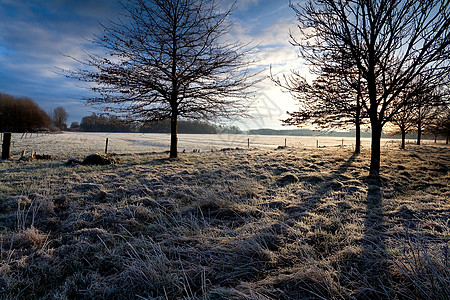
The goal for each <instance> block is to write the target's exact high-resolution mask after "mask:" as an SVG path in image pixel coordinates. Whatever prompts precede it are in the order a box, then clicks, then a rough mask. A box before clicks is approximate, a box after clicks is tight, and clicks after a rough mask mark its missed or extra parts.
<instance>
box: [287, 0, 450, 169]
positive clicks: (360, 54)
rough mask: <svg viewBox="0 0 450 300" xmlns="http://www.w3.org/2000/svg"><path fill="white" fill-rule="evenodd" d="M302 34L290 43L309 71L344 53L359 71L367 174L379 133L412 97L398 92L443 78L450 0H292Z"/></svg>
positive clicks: (331, 64) (376, 164)
mask: <svg viewBox="0 0 450 300" xmlns="http://www.w3.org/2000/svg"><path fill="white" fill-rule="evenodd" d="M290 5H291V7H292V8H293V9H294V11H295V12H296V14H297V19H298V24H299V26H298V27H299V29H300V31H301V37H300V38H298V39H296V38H295V37H294V36H293V35H292V34H291V38H292V44H293V45H294V46H297V47H298V48H299V50H300V54H301V56H302V57H303V58H304V59H305V60H306V61H307V62H308V63H309V64H310V65H311V66H312V69H313V71H314V72H319V73H320V72H322V71H324V70H326V69H329V68H336V67H337V68H339V66H341V65H342V64H343V63H344V64H346V63H347V62H345V61H343V60H341V59H335V58H336V57H337V58H340V57H349V58H350V59H351V62H352V64H354V65H355V66H356V68H357V70H358V74H359V75H360V76H361V79H362V81H363V86H365V89H366V91H365V92H366V93H367V98H363V99H366V100H365V101H363V103H362V105H363V107H364V109H365V110H366V111H367V113H368V116H369V119H370V123H371V130H372V145H371V152H372V153H371V162H370V174H371V175H373V176H378V175H379V171H380V152H381V147H380V146H381V143H380V140H381V133H382V129H383V126H384V125H385V124H386V123H388V122H389V121H391V120H392V117H393V116H394V115H396V114H397V113H398V111H399V110H400V109H402V107H405V105H407V104H408V103H407V102H408V101H410V100H411V98H409V97H406V98H403V97H398V96H399V95H400V93H401V92H402V91H403V90H404V89H405V88H412V89H413V88H414V85H413V84H414V81H415V80H416V79H417V78H418V77H419V76H420V78H421V79H422V80H423V84H424V85H436V83H437V82H439V83H441V84H445V83H446V82H448V74H449V57H450V48H449V44H450V35H449V33H450V32H449V31H450V26H449V25H450V16H449V10H450V1H449V0H430V1H416V0H403V1H392V0H380V1H366V0H352V1H344V0H321V1H315V2H313V1H308V2H307V3H305V4H293V3H292V2H291V3H290Z"/></svg>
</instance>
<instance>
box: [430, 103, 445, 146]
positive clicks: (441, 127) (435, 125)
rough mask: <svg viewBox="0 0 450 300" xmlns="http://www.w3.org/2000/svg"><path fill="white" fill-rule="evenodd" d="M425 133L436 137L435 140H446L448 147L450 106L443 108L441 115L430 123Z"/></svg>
mask: <svg viewBox="0 0 450 300" xmlns="http://www.w3.org/2000/svg"><path fill="white" fill-rule="evenodd" d="M425 131H426V132H428V133H431V134H434V135H435V140H436V139H437V137H438V136H443V137H445V138H446V144H447V145H448V143H449V139H450V105H449V104H447V105H446V106H444V107H442V109H441V110H440V112H439V114H438V115H437V116H436V117H435V118H434V120H433V121H432V122H430V123H429V124H428V125H427V126H426V127H425Z"/></svg>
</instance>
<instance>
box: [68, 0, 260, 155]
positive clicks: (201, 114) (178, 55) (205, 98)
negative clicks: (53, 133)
mask: <svg viewBox="0 0 450 300" xmlns="http://www.w3.org/2000/svg"><path fill="white" fill-rule="evenodd" d="M120 3H121V5H122V7H123V8H124V11H125V14H124V16H123V17H122V18H121V19H119V20H118V21H115V22H110V23H108V24H106V25H102V30H103V34H102V35H101V36H96V37H94V40H93V43H94V44H95V45H97V46H99V47H100V48H103V49H105V50H106V53H105V55H103V56H98V55H95V54H89V58H88V60H87V61H80V60H78V61H79V62H81V63H83V64H84V65H85V66H86V68H85V69H78V70H75V71H68V73H66V74H67V76H68V77H71V78H76V79H79V80H82V81H86V82H91V83H95V84H96V85H95V86H94V87H93V88H92V89H93V90H94V91H95V92H97V93H99V94H100V95H99V96H98V97H93V98H87V99H85V100H86V101H87V102H88V103H89V104H92V105H96V106H99V107H100V108H102V109H104V110H106V111H107V112H109V113H114V114H116V115H120V116H126V117H127V118H128V120H132V121H140V122H144V123H155V122H160V121H162V120H166V119H170V120H171V145H170V157H171V158H176V157H177V121H178V118H179V117H181V118H185V119H197V120H211V119H221V118H230V117H233V116H236V115H240V116H242V115H244V111H245V109H246V102H245V100H246V99H247V98H248V97H249V96H250V94H251V93H252V91H251V87H252V86H253V84H254V83H255V80H254V78H255V73H252V72H251V71H250V68H251V65H252V62H251V61H249V60H248V54H249V53H250V52H251V51H252V49H251V48H249V47H248V45H247V44H243V43H240V42H234V41H230V38H229V36H230V35H229V32H230V29H231V26H232V24H231V23H230V22H228V21H227V20H228V17H229V15H230V13H231V12H232V10H233V7H234V6H232V7H231V8H229V9H227V10H222V9H221V8H220V7H219V5H218V4H217V3H216V2H215V1H206V0H205V1H204V0H130V1H120Z"/></svg>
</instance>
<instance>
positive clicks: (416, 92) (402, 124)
mask: <svg viewBox="0 0 450 300" xmlns="http://www.w3.org/2000/svg"><path fill="white" fill-rule="evenodd" d="M422 82H423V81H422V80H421V79H420V78H419V80H418V81H416V83H415V84H413V85H412V86H413V88H405V89H404V90H403V91H402V92H401V93H400V94H399V96H398V97H400V98H403V99H402V101H401V102H403V103H404V106H403V107H401V108H400V109H399V110H398V111H397V113H396V114H395V115H393V116H392V118H391V121H390V122H391V123H392V124H394V125H396V126H397V127H398V129H399V130H400V133H401V136H402V145H401V148H402V149H405V139H406V133H408V132H409V131H412V130H413V129H417V144H418V145H420V140H421V137H422V129H423V127H424V126H426V125H428V124H429V123H430V122H431V120H433V119H434V118H435V116H436V114H437V113H438V111H439V110H440V109H441V108H442V106H443V105H445V103H444V102H443V100H442V95H441V92H442V90H440V89H439V88H436V87H435V86H424V85H423V84H422Z"/></svg>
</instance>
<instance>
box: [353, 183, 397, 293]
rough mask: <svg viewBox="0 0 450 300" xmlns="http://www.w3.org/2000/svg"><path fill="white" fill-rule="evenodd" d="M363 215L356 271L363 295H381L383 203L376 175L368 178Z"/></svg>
mask: <svg viewBox="0 0 450 300" xmlns="http://www.w3.org/2000/svg"><path fill="white" fill-rule="evenodd" d="M367 185H368V192H367V200H366V216H365V217H366V218H365V221H364V237H363V239H362V245H361V246H362V252H361V257H360V259H361V261H360V264H359V268H360V269H359V270H358V271H359V273H360V275H361V278H364V281H363V285H365V288H366V289H364V290H365V292H364V293H363V294H362V295H361V296H362V298H367V299H374V298H384V297H386V296H387V294H386V293H387V291H388V290H389V284H388V276H389V274H388V263H387V258H386V245H385V241H386V229H385V226H384V224H383V204H382V194H381V190H380V187H381V182H380V179H379V178H368V179H367Z"/></svg>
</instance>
